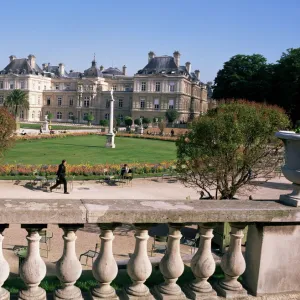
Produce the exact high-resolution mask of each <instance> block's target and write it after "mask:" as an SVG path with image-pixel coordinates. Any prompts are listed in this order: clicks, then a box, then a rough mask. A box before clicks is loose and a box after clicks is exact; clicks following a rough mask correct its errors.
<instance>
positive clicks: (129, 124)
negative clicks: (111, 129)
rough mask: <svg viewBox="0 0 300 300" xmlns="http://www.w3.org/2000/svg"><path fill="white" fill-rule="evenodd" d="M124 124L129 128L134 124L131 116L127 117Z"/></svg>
mask: <svg viewBox="0 0 300 300" xmlns="http://www.w3.org/2000/svg"><path fill="white" fill-rule="evenodd" d="M124 123H125V125H126V126H128V127H129V126H131V125H132V123H133V121H132V118H131V117H129V116H127V117H125V119H124Z"/></svg>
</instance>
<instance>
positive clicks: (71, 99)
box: [69, 98, 74, 106]
mask: <svg viewBox="0 0 300 300" xmlns="http://www.w3.org/2000/svg"><path fill="white" fill-rule="evenodd" d="M73 104H74V101H73V98H70V99H69V105H70V106H73Z"/></svg>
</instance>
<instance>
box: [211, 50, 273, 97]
mask: <svg viewBox="0 0 300 300" xmlns="http://www.w3.org/2000/svg"><path fill="white" fill-rule="evenodd" d="M272 72H273V67H272V65H268V64H267V60H266V58H265V57H263V56H262V55H260V54H253V55H241V54H238V55H235V56H233V57H232V58H230V60H229V61H227V62H225V63H224V67H223V69H221V70H219V72H218V73H217V77H216V78H215V83H214V85H213V87H212V88H213V95H212V97H213V98H214V99H247V100H251V101H257V102H264V101H266V99H267V98H268V95H269V93H270V90H271V80H272Z"/></svg>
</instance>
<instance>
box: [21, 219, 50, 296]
mask: <svg viewBox="0 0 300 300" xmlns="http://www.w3.org/2000/svg"><path fill="white" fill-rule="evenodd" d="M21 227H22V228H25V229H26V230H27V232H28V235H27V237H26V238H27V241H28V253H27V257H26V258H25V260H24V262H23V264H22V265H21V268H20V277H21V278H22V280H23V281H24V283H25V284H26V287H27V289H26V290H21V291H20V292H19V300H32V299H38V300H46V292H45V290H44V289H42V288H40V287H39V284H40V283H41V281H42V279H43V278H44V277H45V275H46V264H45V263H44V261H43V260H42V258H41V256H40V243H39V242H40V239H41V236H40V235H39V231H41V230H42V229H43V228H47V225H39V224H36V225H35V224H33V225H30V224H26V225H21Z"/></svg>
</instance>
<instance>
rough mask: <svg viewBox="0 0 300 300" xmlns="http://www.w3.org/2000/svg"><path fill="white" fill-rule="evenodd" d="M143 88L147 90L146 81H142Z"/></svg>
mask: <svg viewBox="0 0 300 300" xmlns="http://www.w3.org/2000/svg"><path fill="white" fill-rule="evenodd" d="M141 90H142V91H143V92H144V91H146V82H145V81H142V88H141Z"/></svg>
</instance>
